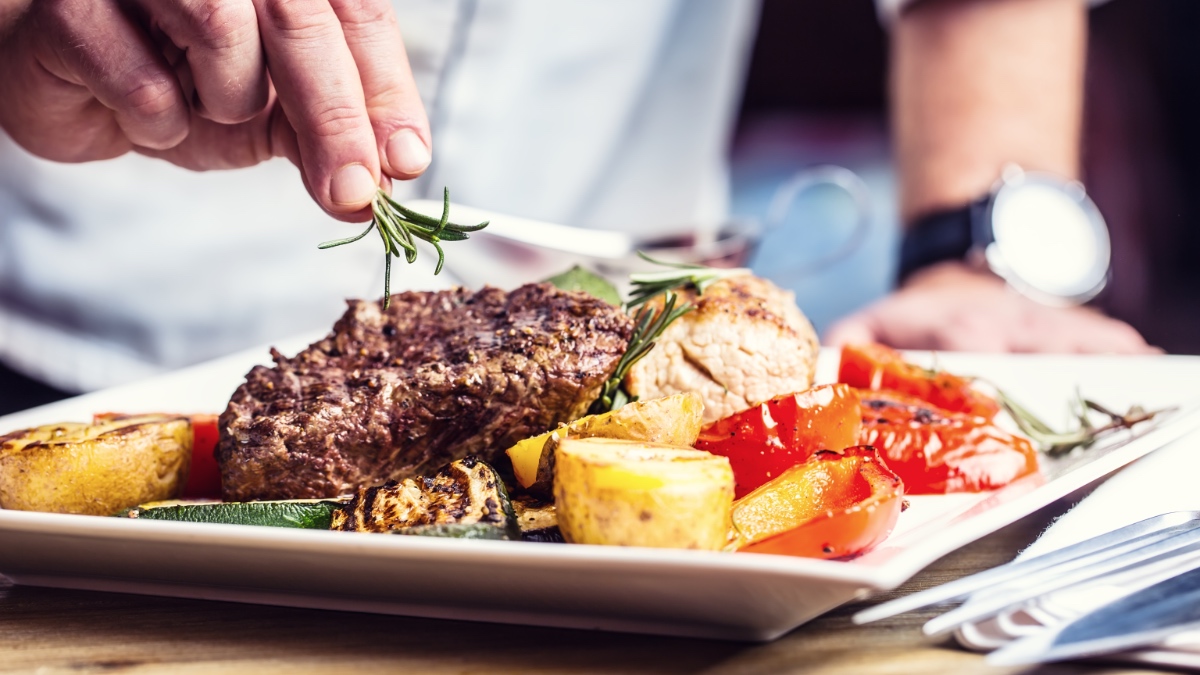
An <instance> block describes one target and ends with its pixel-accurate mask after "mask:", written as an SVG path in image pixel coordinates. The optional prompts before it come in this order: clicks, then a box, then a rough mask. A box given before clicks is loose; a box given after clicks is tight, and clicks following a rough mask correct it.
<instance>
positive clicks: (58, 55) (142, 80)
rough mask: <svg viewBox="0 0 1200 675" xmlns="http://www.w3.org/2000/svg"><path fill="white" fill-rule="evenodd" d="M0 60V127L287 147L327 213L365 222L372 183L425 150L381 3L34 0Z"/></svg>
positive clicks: (121, 149) (198, 152)
mask: <svg viewBox="0 0 1200 675" xmlns="http://www.w3.org/2000/svg"><path fill="white" fill-rule="evenodd" d="M0 63H3V64H4V67H3V68H0V126H2V127H3V128H4V129H5V130H6V131H7V132H8V133H9V135H11V136H12V137H13V139H14V140H15V141H16V142H17V143H19V144H20V145H21V146H22V147H24V148H25V149H26V150H28V151H30V152H31V153H33V154H35V155H38V156H41V157H44V158H47V159H51V160H56V161H64V162H83V161H90V160H98V159H108V158H111V157H116V156H119V155H122V154H125V153H127V152H130V151H134V152H140V153H142V154H146V155H150V156H155V157H161V158H163V159H166V160H168V161H170V162H173V163H175V164H178V165H180V166H183V167H186V168H190V169H196V170H207V169H227V168H238V167H245V166H251V165H253V164H257V163H259V162H263V161H266V160H267V159H270V158H272V157H277V156H282V157H287V158H289V159H290V160H292V162H294V163H295V164H296V165H297V166H298V167H300V171H301V176H302V177H303V180H304V184H305V186H306V187H307V188H308V191H309V193H310V194H312V196H313V198H314V199H315V200H316V201H317V203H318V204H320V205H321V207H322V208H324V209H325V210H326V211H328V212H329V213H330V214H331V215H333V216H335V217H337V218H340V219H342V220H366V219H367V218H369V216H370V208H369V207H370V201H371V199H372V197H373V196H374V193H375V189H376V187H377V186H379V185H381V184H386V181H387V179H389V178H397V179H407V178H414V177H416V176H418V175H420V174H421V173H422V172H423V171H424V170H425V167H426V166H428V164H429V161H430V158H431V147H432V144H431V137H430V133H429V124H428V121H427V119H426V115H425V109H424V106H423V105H422V104H421V99H420V96H419V94H418V93H417V89H416V85H415V84H414V83H413V79H412V73H411V71H410V70H409V67H408V60H407V56H406V54H405V51H404V45H403V42H402V41H401V37H400V31H399V27H398V26H397V23H396V18H395V15H394V13H393V12H392V8H391V3H390V2H389V1H388V0H36V2H33V3H31V5H30V6H29V8H28V9H27V10H26V11H25V12H24V15H23V16H22V17H21V18H20V19H19V20H17V22H16V24H15V26H13V27H12V28H11V30H9V31H8V35H7V37H6V38H5V39H4V41H3V42H2V43H0Z"/></svg>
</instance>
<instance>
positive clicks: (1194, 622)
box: [987, 561, 1200, 666]
mask: <svg viewBox="0 0 1200 675" xmlns="http://www.w3.org/2000/svg"><path fill="white" fill-rule="evenodd" d="M1188 567H1190V568H1191V569H1189V570H1188V571H1186V572H1183V573H1182V574H1178V575H1176V576H1173V577H1171V578H1169V579H1166V580H1164V581H1160V582H1158V583H1157V584H1154V585H1152V586H1149V587H1147V588H1143V589H1142V590H1140V591H1137V592H1135V593H1133V594H1131V595H1127V596H1125V597H1124V598H1121V599H1118V600H1116V601H1114V602H1111V603H1109V604H1107V605H1104V606H1102V607H1100V608H1098V609H1095V610H1093V611H1091V612H1089V613H1087V614H1084V615H1083V616H1081V617H1079V618H1077V619H1075V620H1073V621H1070V622H1068V623H1066V624H1063V625H1062V626H1060V627H1057V628H1048V629H1046V630H1045V631H1043V632H1041V633H1038V634H1035V635H1031V636H1029V637H1025V638H1021V639H1019V640H1016V641H1014V642H1012V643H1010V644H1008V645H1006V646H1004V647H1001V648H1000V649H998V650H996V651H994V652H992V653H991V654H989V655H988V656H987V661H988V663H989V664H991V665H996V666H1016V665H1025V664H1032V663H1044V662H1047V661H1062V660H1066V659H1078V658H1085V657H1089V656H1100V655H1103V654H1111V653H1113V652H1120V651H1127V650H1130V649H1135V648H1138V647H1145V646H1147V645H1152V644H1155V643H1158V642H1162V641H1163V640H1164V639H1166V638H1168V637H1170V636H1171V635H1173V634H1176V633H1178V632H1180V631H1184V630H1188V629H1194V628H1200V561H1197V562H1193V563H1190V564H1189V565H1188Z"/></svg>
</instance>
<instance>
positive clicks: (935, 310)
mask: <svg viewBox="0 0 1200 675" xmlns="http://www.w3.org/2000/svg"><path fill="white" fill-rule="evenodd" d="M825 342H826V343H827V344H831V345H835V346H840V345H843V344H847V343H863V342H882V343H884V344H887V345H891V346H892V347H896V348H899V349H940V350H946V351H972V352H1057V353H1070V352H1076V353H1115V354H1155V353H1160V352H1161V350H1160V349H1158V348H1157V347H1152V346H1150V345H1148V344H1146V341H1145V339H1143V338H1142V336H1141V335H1140V334H1139V333H1138V332H1137V331H1136V330H1135V329H1134V328H1133V327H1131V326H1130V325H1129V324H1126V323H1124V322H1122V321H1118V320H1116V319H1112V318H1109V317H1107V316H1104V315H1103V314H1101V313H1099V312H1097V311H1095V310H1092V309H1088V308H1085V307H1064V308H1056V307H1047V306H1045V305H1041V304H1038V303H1036V302H1034V301H1033V300H1030V299H1028V298H1026V297H1025V296H1023V295H1020V294H1018V293H1016V292H1015V291H1013V290H1012V289H1010V288H1008V286H1007V285H1006V284H1005V283H1004V281H1003V280H1001V279H1000V278H998V277H996V276H994V275H992V274H989V273H986V272H981V271H977V270H973V269H971V268H969V267H967V266H966V265H963V264H962V263H942V264H940V265H935V266H933V267H930V268H927V269H925V270H921V271H920V272H918V273H917V274H915V275H913V277H912V278H911V279H910V280H909V281H908V283H906V284H905V285H904V286H903V287H902V288H901V289H899V290H898V291H896V292H894V293H892V294H891V295H888V296H887V297H885V298H883V299H882V300H880V301H879V302H876V303H875V304H873V305H871V306H870V307H867V308H866V309H864V310H862V311H860V312H858V313H856V314H853V315H851V316H849V317H846V318H845V319H842V320H841V321H839V322H838V323H836V324H835V325H834V326H832V327H831V328H830V329H829V332H828V334H827V335H826V339H825Z"/></svg>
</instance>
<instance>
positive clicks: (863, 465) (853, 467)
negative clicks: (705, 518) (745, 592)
mask: <svg viewBox="0 0 1200 675" xmlns="http://www.w3.org/2000/svg"><path fill="white" fill-rule="evenodd" d="M903 497H904V484H903V483H902V482H901V480H900V478H898V477H897V476H896V474H894V473H892V472H891V471H889V470H888V469H887V467H886V466H884V464H883V462H882V460H880V458H879V453H878V452H876V450H875V449H874V448H871V447H867V446H858V447H852V448H846V449H845V450H843V451H841V452H835V451H832V450H823V451H820V452H817V453H816V454H815V455H813V456H812V458H811V459H809V460H808V461H807V462H805V463H803V464H799V465H797V466H794V467H792V468H791V469H788V470H787V471H785V472H784V473H783V475H781V476H779V477H777V478H775V479H774V480H772V481H770V482H769V483H767V484H765V485H763V486H762V487H760V488H758V489H757V490H755V491H754V492H751V493H750V494H748V495H746V496H745V497H743V498H741V499H739V500H738V501H736V502H734V505H733V526H734V529H735V533H736V535H737V537H738V541H739V545H738V550H739V551H746V552H749V553H778V554H783V555H794V556H803V557H808V558H845V557H848V556H854V555H858V554H860V553H863V552H865V551H868V550H870V549H871V548H873V547H874V546H875V545H877V544H878V543H879V542H881V541H883V540H884V539H886V538H887V536H888V535H889V534H891V532H892V529H893V528H894V527H895V526H896V520H897V519H898V518H899V517H900V511H901V510H903V508H904V499H903Z"/></svg>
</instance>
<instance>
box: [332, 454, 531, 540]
mask: <svg viewBox="0 0 1200 675" xmlns="http://www.w3.org/2000/svg"><path fill="white" fill-rule="evenodd" d="M476 524H479V525H487V526H491V527H495V528H498V529H499V530H500V531H501V532H503V533H504V536H505V537H507V538H510V539H520V536H521V531H520V528H519V527H518V526H517V518H516V514H515V513H514V512H513V507H512V502H511V501H509V498H508V492H507V490H505V489H504V482H503V481H502V480H500V476H499V475H498V474H497V473H496V470H495V469H493V468H492V467H491V466H489V465H488V464H487V462H484V461H483V460H480V459H477V458H475V457H467V458H465V459H460V460H458V461H455V462H451V463H450V464H447V465H446V466H445V467H443V468H442V469H440V470H439V471H438V472H437V473H436V474H434V475H433V476H431V477H426V478H417V479H413V478H408V479H405V480H404V481H401V482H395V481H393V482H391V483H388V484H386V485H381V486H379V487H373V488H366V489H363V490H359V491H358V493H357V494H356V495H354V496H353V497H352V498H351V499H350V501H349V502H347V503H346V504H345V505H344V506H342V507H341V508H340V509H338V510H337V511H335V512H334V514H333V522H332V525H331V529H334V530H343V531H347V532H395V531H397V530H406V529H409V528H421V527H428V526H433V525H476ZM435 536H447V535H444V534H443V535H435ZM473 538H478V537H473Z"/></svg>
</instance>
